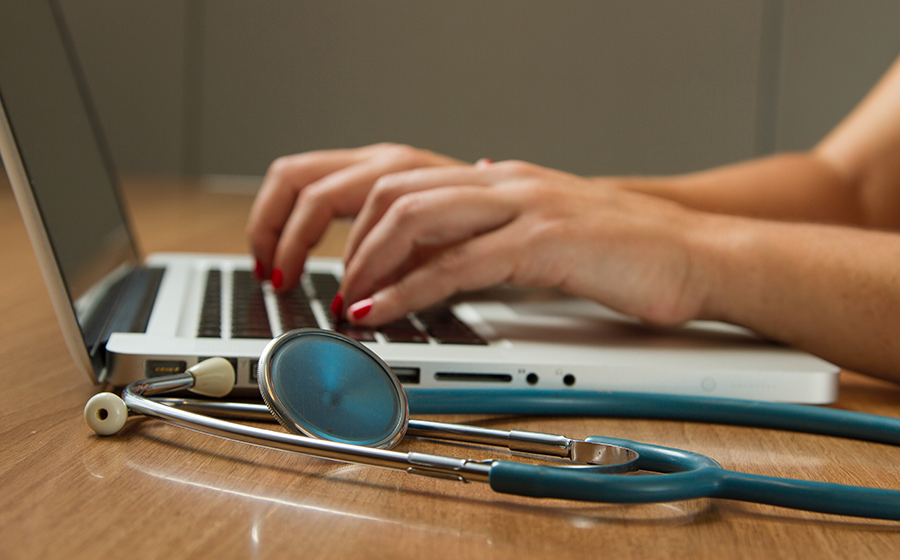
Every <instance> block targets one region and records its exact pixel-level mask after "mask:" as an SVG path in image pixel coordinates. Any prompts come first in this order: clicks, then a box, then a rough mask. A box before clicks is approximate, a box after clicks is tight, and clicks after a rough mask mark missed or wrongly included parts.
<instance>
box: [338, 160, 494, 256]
mask: <svg viewBox="0 0 900 560" xmlns="http://www.w3.org/2000/svg"><path fill="white" fill-rule="evenodd" d="M485 167H486V166H481V167H474V166H471V165H465V166H450V167H437V168H420V169H414V170H411V171H404V172H400V173H392V174H390V175H385V176H383V177H381V178H380V179H379V180H378V182H377V183H375V185H374V186H373V188H372V191H371V192H370V193H369V195H368V196H367V197H366V200H365V202H364V204H363V207H362V209H361V210H360V212H359V214H358V215H357V217H356V219H355V220H354V221H353V226H352V227H351V228H350V233H349V235H348V236H347V243H346V245H345V246H344V256H343V260H344V263H345V264H346V263H349V262H350V260H351V259H352V258H353V255H354V254H355V253H356V251H357V250H358V249H359V244H360V243H361V242H362V240H363V239H365V237H366V236H367V235H368V233H369V231H371V229H372V227H373V226H374V225H375V224H376V223H378V222H379V221H380V220H381V219H382V217H383V216H384V214H385V212H387V210H388V208H390V207H391V205H392V204H394V202H395V201H396V200H397V199H398V198H400V197H401V196H404V195H406V194H410V193H413V192H419V191H425V190H429V189H434V188H438V187H444V186H451V185H473V186H475V185H480V186H489V185H493V184H495V183H497V182H499V181H501V180H503V178H504V177H506V176H507V174H506V173H504V170H503V169H500V170H499V171H496V172H487V171H486V170H485Z"/></svg>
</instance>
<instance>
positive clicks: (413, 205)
mask: <svg viewBox="0 0 900 560" xmlns="http://www.w3.org/2000/svg"><path fill="white" fill-rule="evenodd" d="M425 206H426V200H425V197H424V196H422V194H421V193H408V194H404V195H402V196H400V197H399V198H397V200H396V201H395V202H394V203H393V204H392V205H391V209H390V213H391V219H392V220H393V221H394V222H395V223H396V224H397V226H399V227H403V226H408V225H409V224H410V223H412V222H413V221H415V220H416V218H417V217H418V216H419V214H421V213H422V211H423V210H424V208H425Z"/></svg>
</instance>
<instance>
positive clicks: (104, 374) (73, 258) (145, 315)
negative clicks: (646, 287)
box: [0, 0, 840, 412]
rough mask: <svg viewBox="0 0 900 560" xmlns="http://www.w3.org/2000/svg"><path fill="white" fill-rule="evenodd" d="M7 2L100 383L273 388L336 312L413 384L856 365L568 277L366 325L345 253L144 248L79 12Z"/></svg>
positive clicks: (62, 260) (538, 382) (518, 386)
mask: <svg viewBox="0 0 900 560" xmlns="http://www.w3.org/2000/svg"><path fill="white" fill-rule="evenodd" d="M0 6H2V9H0V11H2V13H3V17H2V18H0V103H2V111H0V149H2V156H3V162H4V165H5V168H6V171H7V174H8V175H9V179H10V183H11V185H12V187H13V190H14V191H15V195H16V198H17V201H18V204H19V206H20V209H21V212H22V216H23V218H24V221H25V224H26V227H27V229H28V233H29V235H30V237H31V240H32V243H33V245H34V249H35V252H36V255H37V258H38V262H39V264H40V266H41V270H42V273H43V276H44V280H45V282H46V284H47V287H48V290H49V292H50V297H51V300H52V302H53V305H54V308H55V310H56V313H57V316H58V319H59V322H60V325H61V328H62V331H63V334H64V337H65V341H66V344H67V346H68V349H69V352H70V353H71V355H72V357H73V358H74V360H75V362H76V363H77V365H78V368H79V369H80V370H81V371H82V372H83V373H84V374H85V375H86V376H87V377H88V378H89V379H90V380H91V381H92V382H94V383H103V382H105V383H108V384H112V385H113V386H118V387H121V386H124V385H126V384H128V383H131V382H133V381H136V380H139V379H142V378H144V377H147V376H156V375H165V374H169V373H175V372H181V371H184V370H185V369H186V368H188V367H190V366H192V365H194V364H195V363H197V362H198V361H200V360H203V359H205V358H206V357H211V356H221V357H224V358H227V359H229V360H230V361H231V362H232V364H233V365H234V366H235V370H236V376H237V379H236V388H235V395H236V396H258V389H257V380H256V365H257V361H258V358H259V355H260V353H261V352H262V350H263V348H264V347H265V345H266V344H267V343H268V341H269V340H270V339H271V338H272V337H274V336H278V335H279V334H280V333H282V332H285V331H287V330H291V329H294V328H306V327H318V328H324V329H333V330H338V331H340V332H343V333H344V334H346V335H348V336H350V337H352V338H356V339H357V340H360V341H361V342H362V344H365V345H366V346H368V347H369V348H371V349H372V350H373V351H374V352H375V353H377V354H378V355H379V356H381V357H382V359H384V361H385V362H386V363H387V364H388V365H389V366H390V367H391V368H392V369H393V370H394V372H395V373H396V374H397V376H398V377H399V378H400V380H401V382H402V383H403V384H404V386H405V388H406V390H407V391H409V392H415V391H418V390H420V389H431V390H439V391H446V393H447V397H448V398H452V396H453V393H454V391H457V390H459V389H469V390H471V389H475V390H478V389H492V390H497V389H508V390H510V391H528V390H532V389H557V390H562V391H565V390H573V389H579V390H596V391H638V392H657V393H658V392H666V393H673V394H683V395H713V396H719V397H733V398H746V399H759V400H771V401H789V402H802V403H828V402H832V401H834V400H835V399H836V397H837V387H838V374H839V371H840V370H839V368H838V367H836V366H834V365H832V364H830V363H828V362H826V361H824V360H821V359H819V358H817V357H814V356H811V355H809V354H806V353H803V352H800V351H797V350H795V349H792V348H788V347H786V346H782V345H778V344H774V343H772V342H770V341H766V340H763V339H762V338H761V337H759V336H758V335H756V334H754V333H752V332H750V331H747V330H745V329H742V328H739V327H736V326H733V325H727V324H723V323H716V322H707V321H694V322H690V323H687V324H685V325H682V326H679V327H674V328H665V329H662V328H652V327H648V326H646V325H643V324H641V323H640V322H638V321H636V320H634V319H633V318H630V317H626V316H623V315H620V314H618V313H615V312H613V311H611V310H609V309H607V308H605V307H603V306H601V305H598V304H597V303H594V302H592V301H588V300H584V299H579V298H574V297H570V296H567V295H565V294H563V293H560V292H557V291H553V290H532V289H521V288H513V287H498V288H494V289H491V290H485V291H482V292H478V293H469V294H462V295H459V296H456V297H455V298H453V299H451V300H450V301H447V302H445V303H444V304H441V305H439V306H437V307H435V308H433V309H429V310H426V311H425V312H421V313H417V314H411V315H410V316H408V317H406V318H404V319H402V320H400V321H396V322H394V323H392V324H390V325H386V326H384V327H383V328H380V329H363V328H356V327H352V326H349V325H346V324H335V323H334V322H333V320H332V318H331V317H330V316H329V313H328V312H327V309H328V305H329V303H330V301H331V298H332V297H333V295H334V293H335V292H336V290H337V288H338V286H339V282H340V277H341V274H342V267H341V263H340V261H338V260H329V259H311V260H310V261H308V262H307V264H306V269H305V273H304V276H303V280H302V282H301V286H300V287H299V288H298V289H297V290H295V292H293V293H291V294H288V295H285V296H279V295H276V294H275V293H274V292H273V290H272V288H271V286H270V285H269V284H268V283H258V282H256V281H255V280H254V279H253V277H252V273H251V270H252V264H253V263H252V262H251V259H250V257H249V256H228V255H212V254H154V255H150V256H147V257H146V258H142V257H141V256H140V254H139V252H138V249H137V246H136V244H135V241H134V238H133V236H132V232H131V227H130V225H129V223H128V220H127V217H126V214H125V212H124V211H123V206H122V201H121V200H120V195H119V191H118V185H117V180H116V176H115V173H114V172H113V167H112V164H111V160H110V157H109V153H108V151H107V149H106V147H105V144H104V141H103V138H102V134H101V131H100V128H99V125H98V121H97V118H96V115H95V113H94V111H93V109H92V106H91V104H90V101H89V98H88V95H87V88H86V87H85V83H84V80H83V78H82V74H81V72H80V70H79V67H78V63H77V59H76V57H75V52H74V49H73V48H72V41H71V39H70V37H69V35H68V31H67V29H66V25H65V21H64V18H63V16H62V12H61V11H60V10H59V8H58V7H57V6H56V5H55V4H54V3H52V2H47V1H44V0H41V1H35V0H0ZM172 227H178V224H176V223H173V224H172ZM223 227H225V225H224V224H223ZM485 412H490V411H485Z"/></svg>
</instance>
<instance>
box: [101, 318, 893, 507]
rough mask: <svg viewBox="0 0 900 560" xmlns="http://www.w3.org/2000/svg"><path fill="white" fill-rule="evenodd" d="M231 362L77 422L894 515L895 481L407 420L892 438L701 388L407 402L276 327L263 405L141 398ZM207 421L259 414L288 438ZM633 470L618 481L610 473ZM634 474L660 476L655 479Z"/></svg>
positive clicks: (132, 392) (428, 467)
mask: <svg viewBox="0 0 900 560" xmlns="http://www.w3.org/2000/svg"><path fill="white" fill-rule="evenodd" d="M234 379H235V376H234V369H233V368H232V366H231V364H230V362H228V361H227V360H225V359H223V358H212V359H210V360H206V361H204V362H201V363H199V364H197V365H196V366H194V367H192V368H190V369H189V370H188V371H187V372H185V373H181V374H176V375H169V376H165V377H155V378H151V379H145V380H142V381H137V382H135V383H132V384H131V385H129V386H128V387H126V388H125V390H124V392H123V396H122V398H121V399H120V398H119V397H118V396H116V395H114V394H112V393H100V394H98V395H95V396H94V397H93V398H92V399H91V400H90V401H88V404H87V406H86V407H85V409H84V417H85V421H86V422H87V423H88V425H89V426H90V427H91V428H92V429H93V430H94V431H95V432H96V433H98V434H100V435H111V434H114V433H116V432H118V431H119V430H120V429H121V428H122V427H123V426H124V424H125V421H126V419H127V416H128V411H129V410H131V411H132V412H136V413H140V414H143V415H145V416H151V417H155V418H158V419H160V420H164V421H166V422H168V423H171V424H174V425H177V426H182V427H185V428H189V429H192V430H195V431H198V432H202V433H206V434H210V435H215V436H219V437H222V438H226V439H231V440H236V441H241V442H245V443H250V444H254V445H259V446H263V447H270V448H274V449H280V450H284V451H293V452H296V453H301V454H304V455H308V456H312V457H320V458H324V459H332V460H336V461H344V462H351V463H359V464H365V465H371V466H377V467H383V468H388V469H395V470H402V471H406V472H407V473H409V474H415V475H422V476H429V477H435V478H442V479H449V480H456V481H460V482H486V483H488V484H490V486H491V488H492V489H493V490H495V491H497V492H504V493H509V494H518V495H522V496H531V497H541V498H561V499H568V500H581V501H592V502H604V503H655V502H673V501H681V500H689V499H694V498H704V497H706V498H724V499H732V500H741V501H746V502H756V503H761V504H769V505H775V506H782V507H788V508H794V509H802V510H809V511H816V512H821V513H831V514H838V515H850V516H856V517H871V518H880V519H893V520H900V490H887V489H877V488H868V487H860V486H848V485H841V484H832V483H826V482H816V481H805V480H795V479H788V478H776V477H768V476H759V475H753V474H747V473H741V472H735V471H729V470H726V469H723V468H722V466H721V465H719V463H717V462H716V461H714V460H713V459H711V458H709V457H706V456H704V455H700V454H697V453H692V452H690V451H683V450H679V449H672V448H667V447H660V446H657V445H650V444H645V443H638V442H634V441H628V440H624V439H616V438H609V437H600V436H590V437H587V438H585V439H584V440H576V439H571V438H567V437H565V436H560V435H553V434H544V433H538V432H528V431H518V430H512V431H503V430H496V429H490V428H482V427H476V426H466V425H457V424H444V423H440V422H427V421H422V420H410V419H409V409H410V407H412V408H413V409H414V410H416V412H419V413H451V412H452V413H467V412H484V411H485V410H488V409H489V410H490V411H491V412H497V413H513V414H565V415H573V414H578V415H593V416H597V415H604V416H622V417H643V418H659V419H662V418H665V419H671V420H696V421H705V422H721V423H727V424H738V425H745V426H761V427H773V428H780V429H787V430H794V431H803V432H811V433H819V434H826V435H835V436H840V437H850V438H856V439H863V440H868V441H876V442H881V443H890V444H893V445H897V444H900V420H898V419H895V418H887V417H881V416H874V415H869V414H862V413H854V412H847V411H841V410H834V409H825V408H815V407H810V406H802V405H789V404H779V403H764V402H756V401H742V400H735V399H720V398H710V397H684V396H672V395H653V394H638V393H597V392H590V391H578V392H576V391H559V392H555V391H531V390H522V391H520V392H509V391H504V392H492V391H483V390H478V391H460V392H459V394H458V395H455V396H453V397H449V396H447V395H446V394H443V395H440V394H438V393H434V392H429V391H427V390H426V391H419V392H417V394H416V395H414V396H412V397H411V400H408V398H407V396H406V394H405V393H404V391H403V388H402V386H401V385H400V382H399V381H398V380H397V377H396V376H395V375H394V374H393V372H392V371H391V369H390V368H389V367H388V366H387V365H386V364H385V363H384V362H383V361H382V360H381V359H380V358H379V357H378V356H377V355H375V354H374V353H373V352H372V351H371V350H369V349H368V348H366V347H365V346H363V345H362V344H360V343H358V342H356V341H354V340H352V339H349V338H347V337H345V336H343V335H340V334H337V333H334V332H331V331H321V330H314V329H309V330H298V331H291V332H287V333H285V334H283V335H281V336H279V337H278V338H275V339H274V340H272V341H271V342H270V343H269V344H268V345H267V346H266V348H265V350H264V351H263V353H262V356H261V357H260V361H259V370H258V379H259V387H260V392H261V393H262V396H263V399H264V401H265V405H261V404H248V403H233V402H217V401H202V400H196V399H181V398H160V397H157V398H153V399H151V398H149V397H153V396H157V395H161V394H164V393H169V392H173V391H182V390H190V391H193V392H195V393H198V394H201V395H205V396H211V397H223V396H225V395H227V394H228V393H229V392H230V391H231V389H232V387H233V385H234ZM210 414H212V415H215V416H219V417H226V418H228V417H230V418H250V419H264V418H268V419H271V418H272V416H274V418H275V419H276V420H277V421H278V422H279V423H280V424H281V425H282V426H284V428H286V429H287V430H288V432H290V433H284V432H276V431H272V430H265V429H261V428H256V427H253V426H247V425H244V424H237V423H234V422H231V421H228V420H224V419H221V418H214V417H211V416H209V415H210ZM405 434H409V435H413V436H418V437H425V438H438V439H448V440H453V441H460V442H469V443H475V444H483V445H493V446H501V447H506V448H507V449H509V450H511V451H514V452H523V453H528V454H539V455H545V456H550V457H555V458H562V459H568V462H566V463H564V464H544V465H538V464H526V463H519V462H513V461H505V460H493V459H490V460H469V459H459V458H453V457H445V456H440V455H431V454H426V453H415V452H409V453H401V452H397V451H392V450H391V448H392V447H394V446H395V445H396V444H397V443H398V442H399V441H400V440H401V439H402V438H403V437H404V435H405ZM638 471H640V473H639V474H638V475H635V476H622V473H638ZM644 473H659V474H656V475H652V474H648V475H647V476H642V475H641V474H644Z"/></svg>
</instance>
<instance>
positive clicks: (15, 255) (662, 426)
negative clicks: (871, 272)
mask: <svg viewBox="0 0 900 560" xmlns="http://www.w3.org/2000/svg"><path fill="white" fill-rule="evenodd" d="M126 194H127V201H128V206H129V208H130V210H131V213H132V216H133V219H134V222H135V226H136V227H135V229H136V231H137V234H138V237H139V240H140V243H141V246H142V249H143V250H144V251H145V252H155V251H177V250H189V251H204V252H227V253H236V252H237V253H240V252H244V251H246V241H245V238H244V232H243V230H244V224H245V221H246V216H247V212H248V210H249V206H250V203H251V201H252V196H251V195H249V194H239V193H238V194H236V193H222V192H218V193H216V192H209V191H206V190H203V189H202V188H200V187H199V186H198V185H196V184H190V183H184V182H176V181H164V180H131V181H129V182H128V183H127V189H126ZM346 231H347V225H346V224H345V223H337V224H334V225H333V227H332V229H331V230H330V232H329V234H328V236H327V238H326V240H325V242H324V243H323V244H322V246H320V248H319V249H318V250H317V254H326V255H339V254H340V249H341V243H342V240H343V238H344V236H345V235H346ZM0 319H2V320H0V382H2V385H0V558H2V559H19V558H94V559H96V558H104V557H106V558H111V557H121V558H166V559H168V558H216V559H230V558H289V557H296V558H304V559H312V558H328V559H336V558H337V559H339V558H467V557H471V558H516V559H527V558H567V557H573V558H580V557H598V558H599V557H602V558H641V559H646V558H691V559H694V560H698V559H702V558H711V559H712V558H715V559H719V558H767V559H772V558H817V559H827V558H898V557H900V523H893V522H882V521H873V520H867V519H854V518H844V517H837V516H828V515H820V514H811V513H805V512H797V511H792V510H787V509H781V508H776V507H768V506H757V505H751V504H744V503H738V502H730V501H724V500H709V499H701V500H694V501H690V502H678V503H666V504H655V505H624V506H623V505H603V504H599V505H595V504H586V503H576V502H565V501H559V500H534V499H526V498H518V497H514V496H507V495H502V494H497V493H494V492H492V491H491V490H490V488H489V487H487V485H483V484H460V483H451V482H446V481H441V480H432V479H424V478H417V477H411V476H407V475H405V474H402V473H397V472H392V471H385V470H381V469H374V468H368V467H360V466H353V465H346V464H341V463H334V462H328V461H324V460H317V459H310V458H305V457H302V456H299V455H294V454H288V453H284V452H279V451H270V450H265V449H259V448H254V447H249V446H246V445H242V444H238V443H234V442H229V441H225V440H221V439H216V438H212V437H208V436H203V435H200V434H196V433H193V432H189V431H186V430H182V429H178V428H174V427H171V426H168V425H165V424H162V423H160V422H158V421H153V420H147V419H132V420H130V421H129V423H128V425H127V426H126V428H125V430H124V431H123V432H122V433H121V434H119V435H118V436H116V437H109V438H101V437H98V436H95V435H93V434H92V433H91V432H90V430H89V429H88V428H87V427H86V426H85V425H84V422H83V420H82V417H81V416H82V409H83V407H84V404H85V402H86V401H87V399H88V398H89V397H90V396H91V395H92V394H93V393H95V392H96V391H97V388H96V387H93V386H91V385H90V384H89V383H88V382H87V381H86V380H85V379H83V378H82V376H81V375H80V374H79V373H78V372H77V371H76V369H75V367H74V365H73V363H72V361H71V359H70V357H69V355H68V353H67V352H66V349H65V346H64V343H63V340H62V336H61V334H60V332H59V327H58V326H57V322H56V318H55V316H54V314H53V310H52V308H51V306H50V300H49V297H48V296H47V291H46V289H45V287H44V284H43V281H42V279H41V276H40V274H39V271H38V267H37V263H36V261H35V258H34V255H33V253H32V250H31V246H30V243H29V241H28V238H27V236H26V234H25V230H24V227H23V225H22V221H21V218H20V217H19V213H18V209H17V208H16V205H15V202H14V200H13V197H12V194H11V191H10V190H9V187H8V185H6V184H2V185H0ZM835 406H836V407H839V408H844V409H849V410H858V411H865V412H872V413H878V414H885V415H889V416H894V417H900V387H898V386H896V385H893V384H890V383H887V382H882V381H876V380H873V379H869V378H866V377H863V376H860V375H857V374H853V373H849V372H844V373H843V374H842V382H841V397H840V400H839V402H838V403H837V404H836V405H835ZM435 418H440V419H442V420H450V421H464V422H469V423H474V424H477V425H482V426H491V427H497V428H503V429H511V428H519V429H530V430H537V431H548V432H556V433H562V434H565V435H568V436H571V437H584V436H588V435H593V434H597V435H607V436H614V437H622V438H627V439H633V440H638V441H646V442H651V443H657V444H660V445H665V446H670V447H678V448H683V449H689V450H692V451H696V452H699V453H703V454H706V455H709V456H711V457H713V458H715V459H716V460H718V461H719V462H720V463H722V465H723V466H725V467H726V468H730V469H737V470H743V471H746V472H751V473H759V474H766V475H775V476H789V477H796V478H802V479H819V480H827V481H832V482H843V483H853V484H865V485H871V486H875V487H885V488H900V448H897V447H892V446H887V445H878V444H871V443H861V442H856V441H848V440H843V439H839V438H832V437H824V436H814V435H805V434H794V433H787V432H780V431H772V430H764V429H752V428H740V427H730V426H718V425H706V424H696V423H686V422H663V421H643V420H616V419H604V418H580V417H579V418H532V417H515V418H513V417H491V416H465V417H463V416H446V417H435ZM401 448H402V449H403V450H406V449H411V448H414V449H416V450H422V451H428V452H439V453H455V454H460V455H466V456H471V457H475V458H479V457H486V456H488V455H487V452H486V451H485V450H482V449H478V448H474V447H470V446H462V445H438V444H434V443H429V442H425V441H416V440H408V441H404V442H403V443H402V444H401ZM491 453H492V455H494V456H497V455H500V456H502V455H503V454H502V453H497V452H491Z"/></svg>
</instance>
